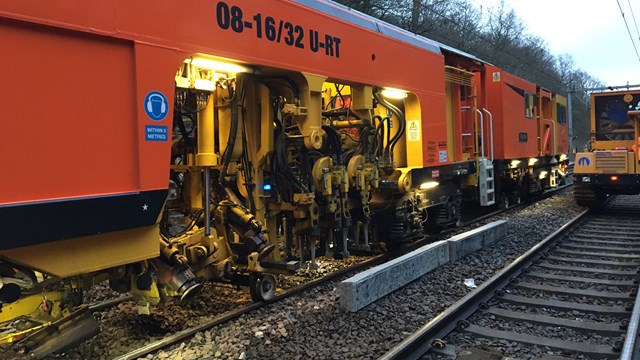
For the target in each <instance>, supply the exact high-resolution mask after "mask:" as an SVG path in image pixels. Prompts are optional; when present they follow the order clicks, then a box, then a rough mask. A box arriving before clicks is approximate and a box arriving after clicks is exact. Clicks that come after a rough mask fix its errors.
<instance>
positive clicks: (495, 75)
mask: <svg viewBox="0 0 640 360" xmlns="http://www.w3.org/2000/svg"><path fill="white" fill-rule="evenodd" d="M493 82H500V72H499V71H497V72H494V73H493Z"/></svg>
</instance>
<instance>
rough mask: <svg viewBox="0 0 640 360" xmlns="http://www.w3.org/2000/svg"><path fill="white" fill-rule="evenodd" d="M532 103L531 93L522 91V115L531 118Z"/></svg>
mask: <svg viewBox="0 0 640 360" xmlns="http://www.w3.org/2000/svg"><path fill="white" fill-rule="evenodd" d="M533 105H534V99H533V94H530V93H524V116H526V117H528V118H530V119H531V118H533Z"/></svg>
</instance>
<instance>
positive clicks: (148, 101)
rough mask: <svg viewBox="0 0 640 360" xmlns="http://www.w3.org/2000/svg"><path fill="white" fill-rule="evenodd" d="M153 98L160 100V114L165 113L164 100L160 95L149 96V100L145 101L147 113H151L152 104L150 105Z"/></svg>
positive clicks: (165, 105)
mask: <svg viewBox="0 0 640 360" xmlns="http://www.w3.org/2000/svg"><path fill="white" fill-rule="evenodd" d="M154 97H157V98H158V99H160V102H161V103H162V104H161V105H160V113H161V114H164V112H165V111H167V104H166V103H165V102H164V98H163V97H162V95H160V94H151V95H149V98H148V99H147V111H148V112H150V113H153V104H152V103H151V99H153V98H154Z"/></svg>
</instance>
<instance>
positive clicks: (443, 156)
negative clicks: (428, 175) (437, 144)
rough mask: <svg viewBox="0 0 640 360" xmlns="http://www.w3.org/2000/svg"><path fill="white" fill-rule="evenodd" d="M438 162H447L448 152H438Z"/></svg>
mask: <svg viewBox="0 0 640 360" xmlns="http://www.w3.org/2000/svg"><path fill="white" fill-rule="evenodd" d="M438 160H440V162H441V163H442V162H447V150H440V151H438Z"/></svg>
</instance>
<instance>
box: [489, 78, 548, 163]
mask: <svg viewBox="0 0 640 360" xmlns="http://www.w3.org/2000/svg"><path fill="white" fill-rule="evenodd" d="M487 69H488V70H487V72H488V73H489V75H488V76H487V81H488V86H487V91H488V94H487V99H488V104H489V110H490V111H491V112H492V113H493V128H494V149H495V152H496V155H495V158H496V159H517V158H526V157H534V156H537V154H538V128H537V122H536V119H535V118H527V117H526V116H525V112H524V108H525V105H524V104H525V100H524V94H525V93H529V94H533V95H535V94H536V86H535V85H534V84H532V83H530V82H528V81H526V80H523V79H520V78H518V77H516V76H513V75H511V74H509V73H507V72H505V71H502V70H501V69H499V68H497V67H491V66H488V67H487ZM496 73H497V74H498V75H495V76H494V75H493V74H496ZM525 138H526V141H525Z"/></svg>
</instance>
